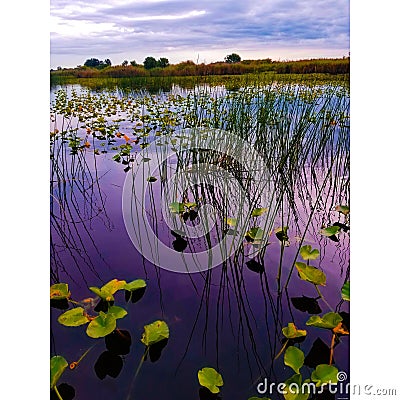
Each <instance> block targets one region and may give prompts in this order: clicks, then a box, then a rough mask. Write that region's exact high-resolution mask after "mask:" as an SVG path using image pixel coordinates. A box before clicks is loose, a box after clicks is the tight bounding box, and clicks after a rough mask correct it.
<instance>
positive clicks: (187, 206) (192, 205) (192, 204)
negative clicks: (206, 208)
mask: <svg viewBox="0 0 400 400" xmlns="http://www.w3.org/2000/svg"><path fill="white" fill-rule="evenodd" d="M184 205H185V207H186V208H189V209H190V208H194V207H197V204H196V203H191V202H187V203H184Z"/></svg>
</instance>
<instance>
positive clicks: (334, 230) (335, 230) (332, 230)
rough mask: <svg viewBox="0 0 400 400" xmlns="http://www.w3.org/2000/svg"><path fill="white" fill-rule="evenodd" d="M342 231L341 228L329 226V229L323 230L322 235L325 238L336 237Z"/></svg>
mask: <svg viewBox="0 0 400 400" xmlns="http://www.w3.org/2000/svg"><path fill="white" fill-rule="evenodd" d="M339 231H340V226H328V227H327V228H324V229H321V230H320V233H321V235H323V236H327V237H330V236H334V235H336V234H337V233H338V232H339Z"/></svg>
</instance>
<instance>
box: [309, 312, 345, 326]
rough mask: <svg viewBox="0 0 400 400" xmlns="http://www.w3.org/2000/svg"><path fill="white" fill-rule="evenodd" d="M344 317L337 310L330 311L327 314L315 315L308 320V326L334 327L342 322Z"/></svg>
mask: <svg viewBox="0 0 400 400" xmlns="http://www.w3.org/2000/svg"><path fill="white" fill-rule="evenodd" d="M342 320H343V318H342V317H341V316H340V315H339V314H338V313H335V312H328V313H327V314H325V315H323V316H322V317H320V316H319V315H313V316H311V317H310V318H309V320H308V321H307V322H306V325H308V326H316V327H317V328H323V329H333V328H336V327H337V326H338V324H339V323H340V322H342Z"/></svg>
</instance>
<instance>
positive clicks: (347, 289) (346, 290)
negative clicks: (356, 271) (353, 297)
mask: <svg viewBox="0 0 400 400" xmlns="http://www.w3.org/2000/svg"><path fill="white" fill-rule="evenodd" d="M342 299H343V300H346V301H350V281H347V282H345V284H344V285H343V287H342Z"/></svg>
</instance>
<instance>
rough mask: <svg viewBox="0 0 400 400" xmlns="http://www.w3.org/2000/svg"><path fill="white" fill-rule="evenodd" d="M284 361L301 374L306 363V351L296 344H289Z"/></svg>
mask: <svg viewBox="0 0 400 400" xmlns="http://www.w3.org/2000/svg"><path fill="white" fill-rule="evenodd" d="M284 363H285V365H287V366H288V367H290V368H292V370H293V371H294V372H296V373H297V374H299V373H300V368H301V367H302V366H303V364H304V353H303V352H302V351H301V350H300V349H298V348H297V347H295V346H289V347H288V348H287V349H286V351H285V356H284Z"/></svg>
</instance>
